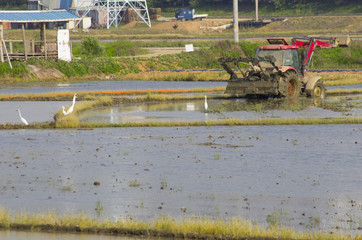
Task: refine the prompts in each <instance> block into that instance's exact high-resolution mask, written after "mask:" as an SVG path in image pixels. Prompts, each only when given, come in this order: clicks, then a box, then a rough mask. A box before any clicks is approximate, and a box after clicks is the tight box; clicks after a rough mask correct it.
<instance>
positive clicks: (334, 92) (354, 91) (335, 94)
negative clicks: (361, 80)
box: [327, 86, 362, 96]
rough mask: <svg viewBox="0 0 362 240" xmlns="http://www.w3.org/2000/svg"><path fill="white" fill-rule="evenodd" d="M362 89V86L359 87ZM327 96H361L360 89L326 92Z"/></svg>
mask: <svg viewBox="0 0 362 240" xmlns="http://www.w3.org/2000/svg"><path fill="white" fill-rule="evenodd" d="M361 87H362V86H361ZM327 94H328V96H339V95H347V94H362V89H336V90H328V91H327Z"/></svg>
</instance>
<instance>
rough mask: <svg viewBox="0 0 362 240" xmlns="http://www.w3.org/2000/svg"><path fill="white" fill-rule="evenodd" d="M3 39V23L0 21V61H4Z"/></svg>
mask: <svg viewBox="0 0 362 240" xmlns="http://www.w3.org/2000/svg"><path fill="white" fill-rule="evenodd" d="M3 40H4V27H3V23H2V22H0V41H1V46H0V60H1V62H4V49H3Z"/></svg>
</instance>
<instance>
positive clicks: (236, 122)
mask: <svg viewBox="0 0 362 240" xmlns="http://www.w3.org/2000/svg"><path fill="white" fill-rule="evenodd" d="M361 123H362V118H310V119H306V118H293V119H289V118H279V119H275V118H265V119H254V120H242V119H222V120H208V121H172V122H171V121H165V122H161V121H151V122H126V123H118V124H107V123H80V124H79V126H77V127H81V128H101V127H107V128H108V127H185V126H196V127H198V126H261V125H319V124H361Z"/></svg>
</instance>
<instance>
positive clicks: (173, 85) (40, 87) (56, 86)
mask: <svg viewBox="0 0 362 240" xmlns="http://www.w3.org/2000/svg"><path fill="white" fill-rule="evenodd" d="M226 85H227V82H216V81H212V82H195V81H88V82H64V83H61V82H56V83H54V82H40V83H11V84H1V87H0V94H26V93H33V94H37V93H48V92H49V93H51V92H92V91H93V92H94V91H118V90H159V89H193V88H216V87H226Z"/></svg>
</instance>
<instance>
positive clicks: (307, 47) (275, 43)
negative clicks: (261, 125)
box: [219, 37, 336, 98]
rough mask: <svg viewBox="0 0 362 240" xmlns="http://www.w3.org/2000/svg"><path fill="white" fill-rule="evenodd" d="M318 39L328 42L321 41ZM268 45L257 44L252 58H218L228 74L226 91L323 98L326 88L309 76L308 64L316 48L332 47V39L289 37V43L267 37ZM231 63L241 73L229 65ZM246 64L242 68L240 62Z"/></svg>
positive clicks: (240, 93)
mask: <svg viewBox="0 0 362 240" xmlns="http://www.w3.org/2000/svg"><path fill="white" fill-rule="evenodd" d="M318 39H325V40H329V41H332V43H328V42H323V41H320V40H318ZM267 41H268V42H269V44H270V45H268V46H260V47H258V49H257V50H256V53H255V57H253V58H251V57H249V58H242V57H238V58H220V59H219V62H220V63H221V65H222V66H223V67H224V69H225V70H226V71H227V72H228V73H229V74H230V79H229V82H228V85H227V87H226V92H225V93H229V94H232V95H234V96H237V97H260V98H268V97H286V98H296V97H298V96H299V94H306V95H307V96H310V97H317V98H324V97H325V94H326V89H325V87H324V84H323V81H321V80H320V77H317V76H314V77H311V76H309V74H308V67H309V64H310V62H311V58H312V56H313V52H314V50H315V49H316V47H320V48H332V47H333V46H334V45H333V44H335V41H336V40H335V38H317V37H303V38H293V39H292V41H291V44H288V43H287V42H286V41H285V39H282V38H276V39H267ZM230 63H233V64H235V66H237V68H238V69H239V71H240V73H241V74H242V76H243V77H242V78H238V76H237V74H236V73H235V72H234V71H233V69H232V68H231V67H230V66H229V64H230ZM242 64H244V65H248V66H249V69H248V70H243V69H242V68H241V66H240V65H242Z"/></svg>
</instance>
